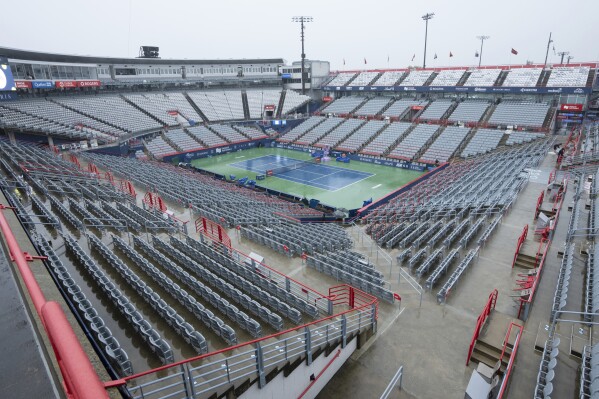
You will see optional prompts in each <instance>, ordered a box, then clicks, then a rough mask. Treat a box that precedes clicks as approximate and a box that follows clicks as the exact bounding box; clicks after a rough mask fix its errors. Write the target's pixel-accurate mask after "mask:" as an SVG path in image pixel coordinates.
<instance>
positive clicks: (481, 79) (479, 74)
mask: <svg viewBox="0 0 599 399" xmlns="http://www.w3.org/2000/svg"><path fill="white" fill-rule="evenodd" d="M500 73H501V69H475V70H473V71H471V73H470V76H469V77H468V79H467V80H466V83H464V86H493V85H494V84H495V82H496V81H497V78H498V77H499V74H500Z"/></svg>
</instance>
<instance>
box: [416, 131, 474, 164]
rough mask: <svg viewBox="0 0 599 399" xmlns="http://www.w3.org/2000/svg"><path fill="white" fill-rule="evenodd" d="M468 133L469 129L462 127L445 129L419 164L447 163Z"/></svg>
mask: <svg viewBox="0 0 599 399" xmlns="http://www.w3.org/2000/svg"><path fill="white" fill-rule="evenodd" d="M469 132H470V129H467V128H463V127H458V126H448V127H446V128H445V130H443V132H441V134H440V135H439V137H437V139H436V140H435V141H434V142H433V144H431V146H430V147H428V149H427V150H426V151H425V152H424V154H423V155H422V156H421V157H420V162H428V163H434V162H435V161H439V162H441V163H443V162H447V161H449V159H450V158H451V157H452V156H453V155H454V153H455V152H456V150H457V149H458V147H459V146H460V145H461V144H462V142H463V141H464V139H465V138H466V136H467V135H468V133H469Z"/></svg>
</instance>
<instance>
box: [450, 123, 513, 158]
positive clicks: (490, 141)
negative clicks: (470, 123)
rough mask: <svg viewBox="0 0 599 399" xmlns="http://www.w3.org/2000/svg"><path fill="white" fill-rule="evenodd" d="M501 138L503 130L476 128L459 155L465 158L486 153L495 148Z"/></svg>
mask: <svg viewBox="0 0 599 399" xmlns="http://www.w3.org/2000/svg"><path fill="white" fill-rule="evenodd" d="M502 138H503V132H502V131H500V130H491V129H478V130H477V131H476V133H475V134H474V137H472V139H471V140H470V142H469V143H468V145H467V146H466V148H464V151H462V153H461V154H460V156H461V157H462V158H467V157H470V156H473V155H479V154H486V153H487V152H489V151H492V150H494V149H495V148H497V146H498V145H499V142H500V141H501V139H502Z"/></svg>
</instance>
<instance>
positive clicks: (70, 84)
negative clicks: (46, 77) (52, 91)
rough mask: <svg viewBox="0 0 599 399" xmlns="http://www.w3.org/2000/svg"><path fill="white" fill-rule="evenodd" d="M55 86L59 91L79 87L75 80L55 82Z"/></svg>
mask: <svg viewBox="0 0 599 399" xmlns="http://www.w3.org/2000/svg"><path fill="white" fill-rule="evenodd" d="M54 84H55V85H56V87H57V88H59V89H66V88H71V87H77V82H76V81H74V80H57V81H56V82H54Z"/></svg>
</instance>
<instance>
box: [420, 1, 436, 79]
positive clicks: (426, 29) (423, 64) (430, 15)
mask: <svg viewBox="0 0 599 399" xmlns="http://www.w3.org/2000/svg"><path fill="white" fill-rule="evenodd" d="M434 16H435V13H434V12H429V13H426V14H424V15H423V16H422V19H423V20H424V21H425V22H426V25H425V28H424V61H423V62H422V68H426V41H427V39H428V20H429V19H433V17H434Z"/></svg>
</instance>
